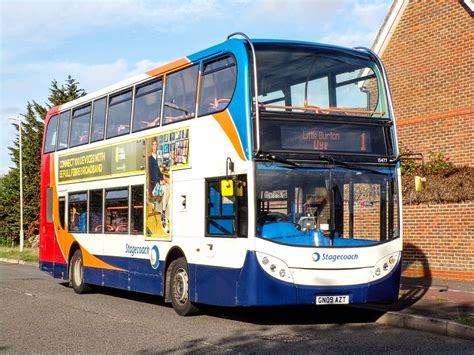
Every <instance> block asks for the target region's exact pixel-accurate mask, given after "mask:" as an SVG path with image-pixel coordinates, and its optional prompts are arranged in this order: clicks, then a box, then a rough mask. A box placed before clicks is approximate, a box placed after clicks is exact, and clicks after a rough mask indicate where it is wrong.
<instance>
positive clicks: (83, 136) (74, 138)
mask: <svg viewBox="0 0 474 355" xmlns="http://www.w3.org/2000/svg"><path fill="white" fill-rule="evenodd" d="M90 118H91V105H90V104H89V105H87V106H84V107H81V108H78V109H75V110H74V111H73V113H72V120H71V137H70V142H69V146H70V147H76V146H78V145H82V144H87V143H89V124H90Z"/></svg>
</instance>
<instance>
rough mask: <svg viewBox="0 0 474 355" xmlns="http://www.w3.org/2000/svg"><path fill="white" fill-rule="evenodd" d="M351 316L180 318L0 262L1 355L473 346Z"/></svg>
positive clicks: (144, 299) (133, 296)
mask: <svg viewBox="0 0 474 355" xmlns="http://www.w3.org/2000/svg"><path fill="white" fill-rule="evenodd" d="M378 315H379V314H377V313H375V312H372V311H366V310H362V309H355V308H351V307H327V306H323V307H318V308H317V307H304V308H295V307H279V308H251V309H242V308H239V309H228V308H220V307H206V308H205V313H204V314H203V315H199V316H195V317H188V318H183V317H180V316H178V315H177V314H175V312H174V311H173V309H172V308H171V307H170V306H168V305H164V304H163V302H162V300H161V298H159V297H153V296H148V295H141V294H137V293H127V292H123V291H116V290H111V289H105V288H101V289H99V290H97V291H95V292H94V293H90V294H87V295H77V294H75V293H74V291H73V290H72V289H71V288H69V287H67V285H65V284H61V283H58V281H57V280H54V279H53V278H51V277H50V276H49V275H47V274H44V273H42V272H40V271H39V270H37V269H36V268H35V267H32V266H22V265H16V264H6V263H1V262H0V352H6V353H31V352H36V353H45V352H52V353H65V352H72V353H130V352H138V353H145V354H147V353H150V354H151V353H163V352H167V353H187V352H193V353H206V354H207V353H226V352H232V353H233V352H239V353H288V352H291V353H295V352H296V353H305V352H308V353H309V352H310V353H351V354H354V353H368V352H371V353H382V352H390V353H437V354H439V353H450V354H453V353H456V354H461V353H465V354H473V351H474V342H471V341H468V340H461V339H456V338H449V337H443V336H438V335H433V334H429V333H423V332H418V331H413V330H407V329H398V328H390V327H386V326H382V325H379V324H377V323H374V320H375V319H376V318H377V316H378Z"/></svg>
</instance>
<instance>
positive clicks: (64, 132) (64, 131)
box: [57, 110, 71, 150]
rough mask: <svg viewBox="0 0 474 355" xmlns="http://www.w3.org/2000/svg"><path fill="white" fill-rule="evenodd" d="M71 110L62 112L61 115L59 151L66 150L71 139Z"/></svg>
mask: <svg viewBox="0 0 474 355" xmlns="http://www.w3.org/2000/svg"><path fill="white" fill-rule="evenodd" d="M70 116H71V110H69V111H66V112H61V114H60V115H59V128H58V132H59V133H58V146H57V150H61V149H66V148H67V143H68V138H69V124H70V119H71V117H70Z"/></svg>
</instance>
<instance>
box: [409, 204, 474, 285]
mask: <svg viewBox="0 0 474 355" xmlns="http://www.w3.org/2000/svg"><path fill="white" fill-rule="evenodd" d="M403 223H404V227H403V233H404V248H403V249H404V252H403V257H404V259H403V269H404V271H403V274H404V275H405V276H425V277H431V278H449V279H460V280H466V281H474V202H469V203H459V204H443V205H410V206H403Z"/></svg>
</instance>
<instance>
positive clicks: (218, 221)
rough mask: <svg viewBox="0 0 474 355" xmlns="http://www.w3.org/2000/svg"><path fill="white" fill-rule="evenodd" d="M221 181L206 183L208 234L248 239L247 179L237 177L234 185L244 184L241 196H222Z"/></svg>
mask: <svg viewBox="0 0 474 355" xmlns="http://www.w3.org/2000/svg"><path fill="white" fill-rule="evenodd" d="M221 180H222V179H209V180H207V181H206V193H207V206H206V234H207V236H210V237H212V236H233V237H247V219H248V218H247V196H246V195H247V191H246V177H245V176H244V175H242V176H238V177H237V182H236V183H235V184H234V185H236V186H237V184H242V189H243V193H242V194H241V196H238V195H237V194H236V195H235V196H230V197H228V196H222V194H221Z"/></svg>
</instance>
